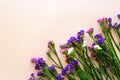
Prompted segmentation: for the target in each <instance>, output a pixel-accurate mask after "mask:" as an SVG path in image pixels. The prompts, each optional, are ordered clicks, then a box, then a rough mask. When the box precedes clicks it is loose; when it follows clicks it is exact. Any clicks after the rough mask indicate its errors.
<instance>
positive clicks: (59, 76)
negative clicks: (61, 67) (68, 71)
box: [56, 74, 64, 80]
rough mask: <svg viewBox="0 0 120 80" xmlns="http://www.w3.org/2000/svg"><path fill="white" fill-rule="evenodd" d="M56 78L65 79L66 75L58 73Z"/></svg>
mask: <svg viewBox="0 0 120 80" xmlns="http://www.w3.org/2000/svg"><path fill="white" fill-rule="evenodd" d="M56 80H64V77H63V76H62V75H61V74H57V76H56Z"/></svg>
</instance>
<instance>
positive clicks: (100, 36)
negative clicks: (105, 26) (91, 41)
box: [94, 34, 102, 39]
mask: <svg viewBox="0 0 120 80" xmlns="http://www.w3.org/2000/svg"><path fill="white" fill-rule="evenodd" d="M94 38H96V39H99V38H102V34H96V35H95V36H94Z"/></svg>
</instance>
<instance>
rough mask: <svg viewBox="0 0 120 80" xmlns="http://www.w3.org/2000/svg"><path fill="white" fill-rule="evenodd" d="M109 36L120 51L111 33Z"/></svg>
mask: <svg viewBox="0 0 120 80" xmlns="http://www.w3.org/2000/svg"><path fill="white" fill-rule="evenodd" d="M109 34H110V37H111V38H112V40H113V42H114V44H115V46H116V48H117V49H118V50H119V51H120V47H119V46H118V45H117V44H116V42H115V40H114V38H113V36H112V34H111V32H109Z"/></svg>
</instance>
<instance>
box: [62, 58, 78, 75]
mask: <svg viewBox="0 0 120 80" xmlns="http://www.w3.org/2000/svg"><path fill="white" fill-rule="evenodd" d="M75 65H78V61H77V60H74V61H72V62H70V63H69V64H68V65H67V66H66V67H64V68H63V69H62V72H61V74H62V75H63V76H65V75H66V74H70V73H72V72H73V70H74V67H75Z"/></svg>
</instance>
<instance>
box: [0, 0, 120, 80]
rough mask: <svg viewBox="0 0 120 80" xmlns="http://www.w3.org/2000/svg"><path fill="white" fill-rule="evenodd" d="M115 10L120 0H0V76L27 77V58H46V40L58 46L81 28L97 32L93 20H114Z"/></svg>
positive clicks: (119, 8) (119, 9) (6, 79)
mask: <svg viewBox="0 0 120 80" xmlns="http://www.w3.org/2000/svg"><path fill="white" fill-rule="evenodd" d="M118 13H120V0H0V80H27V78H28V77H29V75H30V73H31V72H33V71H34V69H33V65H32V64H31V63H30V61H29V60H30V58H32V57H40V56H41V57H44V58H45V59H46V60H48V59H47V56H46V54H45V52H46V51H47V42H48V40H54V42H55V43H56V46H57V49H58V50H59V48H58V46H59V45H60V44H61V43H65V42H66V41H67V39H68V38H69V37H70V36H71V35H75V34H76V33H77V32H78V31H79V30H80V29H85V30H87V29H88V28H90V27H94V28H95V32H98V31H99V32H100V28H99V26H98V23H97V21H96V20H97V19H98V18H102V17H112V18H113V19H114V21H117V17H116V15H117V14H118ZM86 36H88V35H86ZM86 39H90V38H88V37H86ZM90 41H91V39H90ZM88 43H91V42H88ZM60 56H61V58H62V57H64V56H62V55H60Z"/></svg>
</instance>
